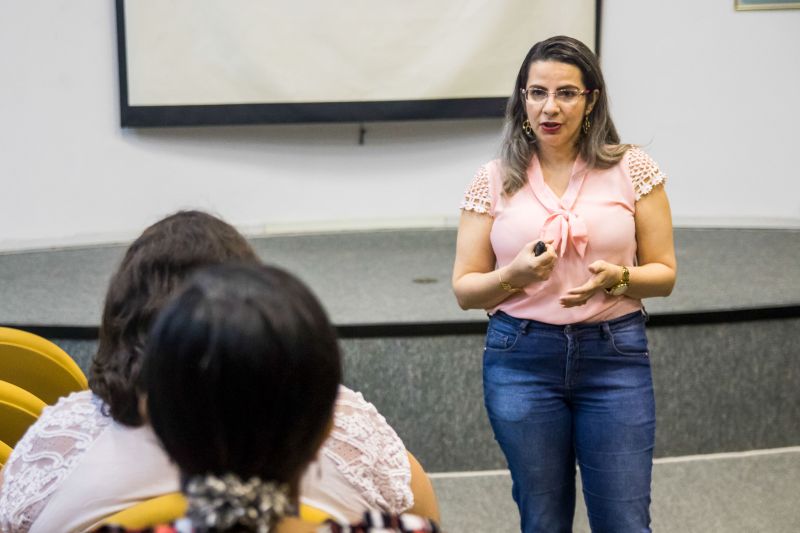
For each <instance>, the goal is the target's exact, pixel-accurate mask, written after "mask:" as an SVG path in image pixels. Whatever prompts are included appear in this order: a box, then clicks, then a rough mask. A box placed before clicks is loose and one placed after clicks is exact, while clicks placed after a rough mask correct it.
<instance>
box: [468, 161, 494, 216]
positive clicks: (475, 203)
mask: <svg viewBox="0 0 800 533" xmlns="http://www.w3.org/2000/svg"><path fill="white" fill-rule="evenodd" d="M460 208H461V209H463V210H465V211H475V212H476V213H481V214H489V215H491V214H492V199H491V195H490V193H489V170H488V169H487V168H486V165H483V166H481V168H479V169H478V172H477V173H476V174H475V177H474V178H472V182H471V183H470V184H469V187H467V190H466V191H465V192H464V199H463V200H461V206H460Z"/></svg>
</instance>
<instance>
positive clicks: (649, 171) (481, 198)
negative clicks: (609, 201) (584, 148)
mask: <svg viewBox="0 0 800 533" xmlns="http://www.w3.org/2000/svg"><path fill="white" fill-rule="evenodd" d="M622 161H623V164H624V165H625V166H626V167H627V172H628V175H629V176H630V179H631V183H632V184H633V191H634V194H635V198H636V201H637V202H638V201H639V200H640V199H641V198H642V196H645V195H646V194H647V193H649V192H650V191H652V190H653V187H655V186H656V185H660V184H662V183H665V182H666V180H667V176H666V175H665V174H664V173H663V172H661V170H660V169H659V168H658V165H657V164H656V162H655V161H653V158H651V157H650V156H649V155H648V154H647V153H646V152H645V151H644V150H642V149H641V148H639V147H637V146H634V147H632V148H630V149H629V150H628V151H627V152H625V156H624V157H623V159H622ZM460 208H461V209H464V210H466V211H475V212H476V213H481V214H492V198H491V194H490V189H489V171H488V168H487V166H486V165H483V166H481V167H480V168H479V169H478V172H476V173H475V177H473V178H472V181H471V182H470V184H469V186H468V187H467V190H466V191H465V192H464V198H463V199H462V200H461V206H460Z"/></svg>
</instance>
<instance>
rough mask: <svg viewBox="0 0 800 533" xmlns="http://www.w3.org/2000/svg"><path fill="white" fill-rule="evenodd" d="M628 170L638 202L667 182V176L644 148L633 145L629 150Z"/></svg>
mask: <svg viewBox="0 0 800 533" xmlns="http://www.w3.org/2000/svg"><path fill="white" fill-rule="evenodd" d="M626 155H627V159H628V172H629V174H630V177H631V181H632V182H633V190H634V192H635V193H636V201H637V202H638V201H639V200H640V199H641V198H642V197H643V196H645V195H647V193H649V192H650V191H652V190H653V188H654V187H656V186H657V185H661V184H663V183H666V181H667V176H666V175H665V174H664V173H663V172H661V169H659V168H658V165H657V164H656V162H655V161H653V158H651V157H650V156H649V155H647V153H645V151H644V150H642V149H641V148H638V147H633V148H631V149H630V150H628V153H627V154H626Z"/></svg>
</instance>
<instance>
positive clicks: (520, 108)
mask: <svg viewBox="0 0 800 533" xmlns="http://www.w3.org/2000/svg"><path fill="white" fill-rule="evenodd" d="M536 61H558V62H560V63H567V64H570V65H574V66H576V67H577V68H578V70H580V71H581V81H582V82H583V84H584V86H585V87H586V88H587V89H590V90H593V91H594V90H597V91H598V95H597V101H596V102H595V105H594V107H593V108H592V111H591V113H590V114H589V120H591V123H592V126H591V128H590V129H589V133H588V134H585V133H583V131H581V134H580V137H579V138H578V153H579V154H580V156H581V158H583V160H584V161H586V163H587V164H588V166H589V168H609V167H612V166H614V165H615V164H617V163H618V162H619V160H620V159H622V156H623V155H624V154H625V151H626V150H627V149H628V146H627V145H620V144H619V134H618V133H617V129H616V127H614V122H613V121H612V120H611V115H610V114H609V110H608V96H607V95H606V84H605V81H604V80H603V73H602V71H601V70H600V63H599V62H598V60H597V56H596V55H595V54H594V53H593V52H592V51H591V50H590V49H589V47H587V46H586V45H585V44H583V43H582V42H580V41H579V40H577V39H573V38H572V37H566V36H563V35H559V36H556V37H551V38H549V39H547V40H544V41H540V42H538V43H536V44H534V45H533V47H531V49H530V50H529V51H528V54H527V55H526V56H525V60H524V61H523V62H522V65H520V67H519V73H518V74H517V79H516V81H515V82H514V90H513V91H511V98H509V99H508V104H507V105H506V119H505V129H504V133H503V142H502V147H501V156H500V157H501V160H502V163H503V168H504V171H505V176H504V178H503V191H504V192H505V193H506V194H508V195H511V194H514V193H515V192H516V191H518V190H519V189H520V188H522V186H523V185H525V183H526V182H527V175H526V174H527V170H528V166H529V165H530V162H531V158H532V157H533V156H534V155H535V154H537V150H538V145H537V143H536V140H535V139H532V138H530V137H528V136H527V135H526V134H525V133H524V132H523V130H522V123H523V122H524V121H525V120H526V118H527V116H526V114H525V101H524V100H523V97H522V94H521V93H520V89H524V88H525V84H526V83H527V80H528V72H529V71H530V67H531V65H532V64H533V63H535V62H536Z"/></svg>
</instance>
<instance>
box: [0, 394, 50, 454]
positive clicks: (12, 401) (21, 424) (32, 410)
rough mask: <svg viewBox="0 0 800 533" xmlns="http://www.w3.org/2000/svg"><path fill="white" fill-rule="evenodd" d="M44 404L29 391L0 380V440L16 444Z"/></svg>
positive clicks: (9, 444) (8, 443) (34, 420)
mask: <svg viewBox="0 0 800 533" xmlns="http://www.w3.org/2000/svg"><path fill="white" fill-rule="evenodd" d="M46 405H47V404H45V403H44V402H43V401H42V400H40V399H39V398H37V397H36V396H34V395H33V394H31V393H30V392H28V391H26V390H24V389H21V388H19V387H17V386H16V385H13V384H11V383H8V382H5V381H0V440H2V441H3V442H5V443H6V444H7V445H8V446H11V447H12V448H13V447H14V446H16V445H17V441H19V439H21V438H22V435H24V434H25V432H26V431H27V430H28V427H30V425H31V424H33V423H34V422H36V419H37V418H39V415H40V414H41V412H42V409H44V408H45V406H46Z"/></svg>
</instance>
